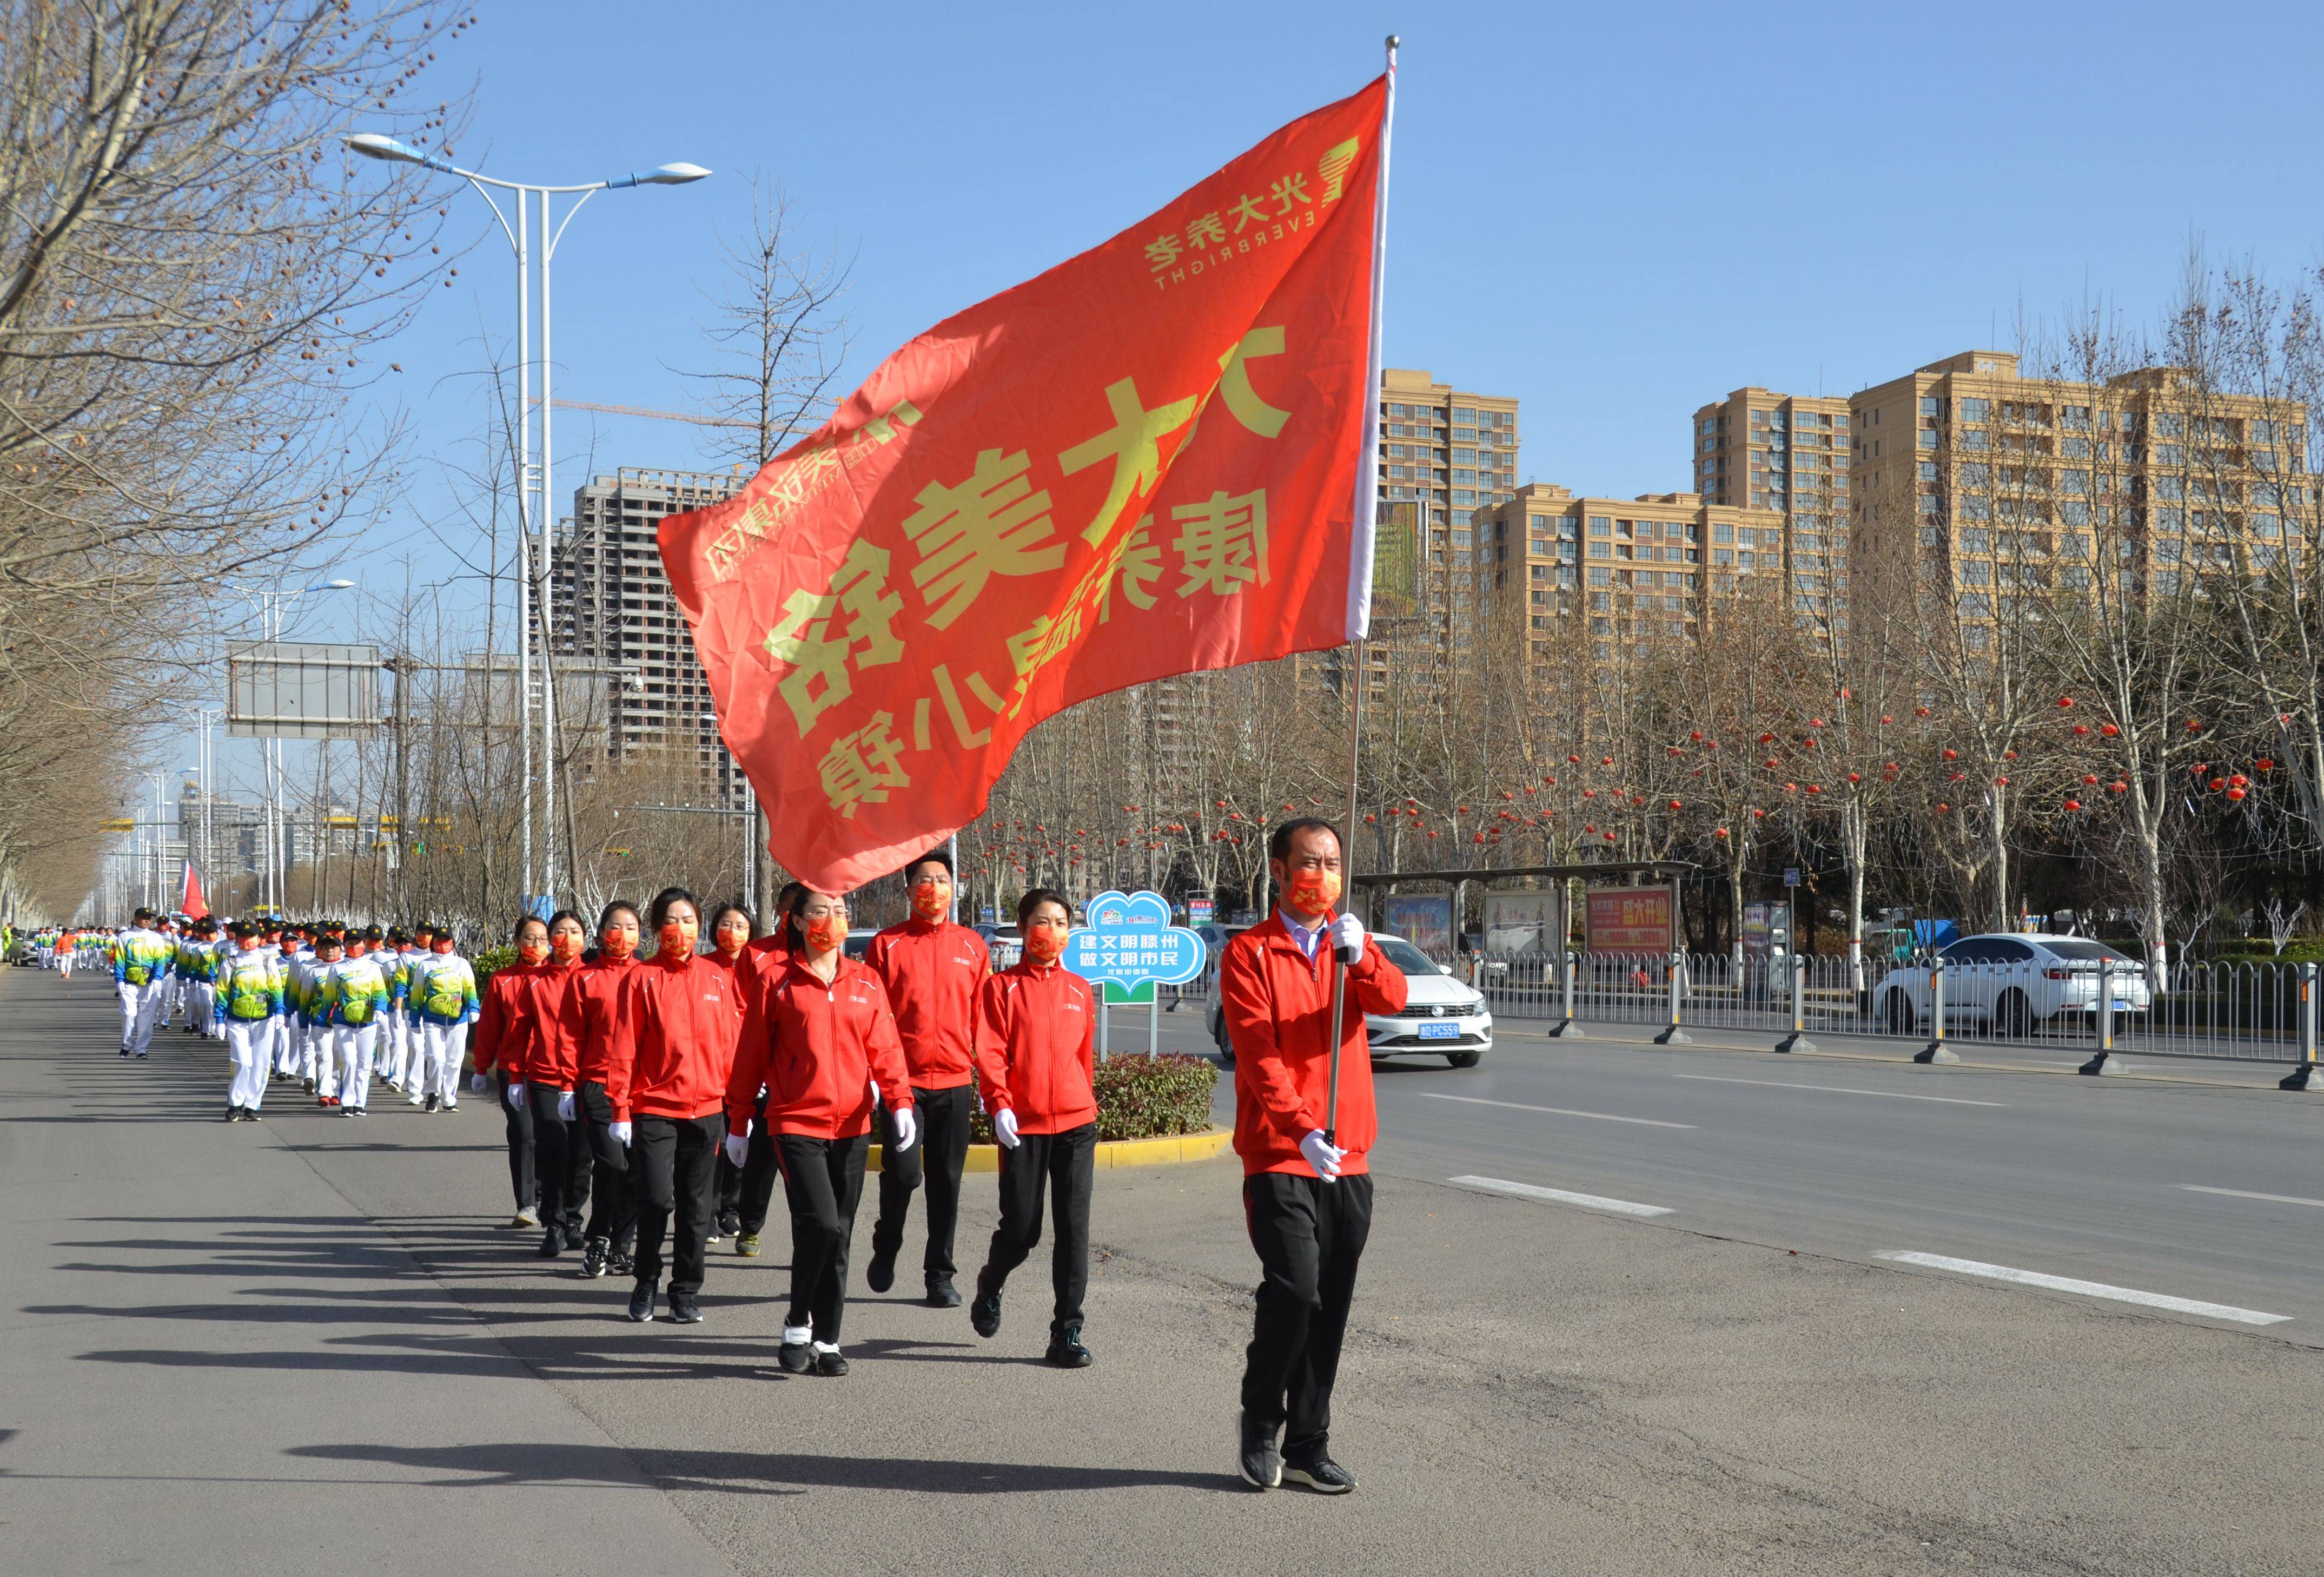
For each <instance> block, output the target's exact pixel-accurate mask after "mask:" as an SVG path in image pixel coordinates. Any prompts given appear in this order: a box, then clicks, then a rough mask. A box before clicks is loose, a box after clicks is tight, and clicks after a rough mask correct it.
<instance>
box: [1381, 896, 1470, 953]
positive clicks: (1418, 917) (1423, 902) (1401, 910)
mask: <svg viewBox="0 0 2324 1577" xmlns="http://www.w3.org/2000/svg"><path fill="white" fill-rule="evenodd" d="M1381 905H1382V914H1383V918H1382V920H1381V923H1380V929H1381V930H1383V931H1393V932H1395V933H1396V934H1397V936H1401V937H1403V938H1404V939H1405V940H1406V941H1407V942H1409V943H1411V944H1412V945H1414V946H1415V947H1417V948H1419V949H1420V950H1421V951H1422V952H1423V953H1425V954H1428V955H1429V956H1430V957H1431V958H1434V959H1439V960H1443V959H1447V958H1450V957H1452V895H1451V894H1449V893H1443V892H1437V893H1397V894H1393V895H1391V896H1390V897H1388V898H1387V899H1382V900H1381Z"/></svg>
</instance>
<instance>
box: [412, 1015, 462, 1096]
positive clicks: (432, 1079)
mask: <svg viewBox="0 0 2324 1577" xmlns="http://www.w3.org/2000/svg"><path fill="white" fill-rule="evenodd" d="M416 1028H418V1030H419V1032H420V1059H419V1060H420V1069H419V1073H418V1074H417V1076H416V1078H415V1080H414V1081H413V1084H412V1091H411V1093H413V1094H414V1095H415V1096H425V1095H434V1096H436V1097H438V1099H440V1100H441V1101H442V1102H444V1104H445V1105H447V1106H457V1105H458V1104H459V1103H460V1065H461V1064H462V1063H464V1062H466V1060H467V1057H468V1025H467V1020H466V1019H462V1020H460V1021H459V1022H458V1023H455V1024H434V1023H430V1022H429V1021H428V1020H427V1019H421V1020H420V1022H419V1024H418V1025H417V1026H416Z"/></svg>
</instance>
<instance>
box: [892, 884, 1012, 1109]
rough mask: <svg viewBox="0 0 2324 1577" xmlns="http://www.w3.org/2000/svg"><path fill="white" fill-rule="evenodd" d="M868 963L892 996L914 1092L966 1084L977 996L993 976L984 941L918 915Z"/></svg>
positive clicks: (897, 928) (962, 928)
mask: <svg viewBox="0 0 2324 1577" xmlns="http://www.w3.org/2000/svg"><path fill="white" fill-rule="evenodd" d="M863 962H864V963H866V964H870V965H871V968H872V969H873V970H874V971H876V972H877V973H878V974H879V976H880V979H881V982H883V983H885V984H886V986H887V988H888V1001H889V1005H890V1006H891V1007H893V1008H894V1009H895V1010H896V1032H897V1033H898V1034H899V1035H900V1036H902V1037H903V1039H904V1065H905V1066H906V1068H907V1069H908V1070H909V1072H910V1074H911V1080H912V1088H914V1089H916V1090H957V1089H959V1088H960V1087H961V1086H962V1085H963V1084H967V1083H968V1081H969V1076H970V1074H971V1073H972V1072H973V1068H974V1064H975V1057H976V1010H977V1009H976V1004H977V995H978V993H979V992H980V991H982V989H983V987H984V982H985V981H986V979H987V978H988V977H990V976H991V973H992V954H991V951H990V950H989V949H988V948H987V947H986V946H985V945H984V938H983V937H982V936H978V935H977V934H976V933H975V932H973V931H972V930H970V929H969V928H968V927H966V926H955V925H953V924H952V923H951V922H949V921H946V922H944V923H942V924H931V923H930V922H928V921H927V920H924V919H921V918H919V917H918V915H915V916H913V917H912V918H910V919H908V920H906V921H905V922H904V923H903V924H902V925H900V926H890V927H888V928H887V929H886V930H884V931H882V932H881V933H880V934H879V935H878V936H874V937H872V938H871V949H870V951H869V952H867V953H866V954H864V958H863ZM1019 1115H1022V1113H1019Z"/></svg>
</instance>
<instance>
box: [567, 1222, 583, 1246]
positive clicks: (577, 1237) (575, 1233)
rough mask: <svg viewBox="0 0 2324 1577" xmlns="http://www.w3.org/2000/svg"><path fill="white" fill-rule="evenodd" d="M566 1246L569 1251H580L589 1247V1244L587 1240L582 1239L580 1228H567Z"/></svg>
mask: <svg viewBox="0 0 2324 1577" xmlns="http://www.w3.org/2000/svg"><path fill="white" fill-rule="evenodd" d="M565 1246H566V1247H567V1248H568V1249H580V1248H586V1247H587V1243H586V1240H584V1239H583V1238H582V1236H581V1229H580V1228H578V1227H567V1228H566V1229H565Z"/></svg>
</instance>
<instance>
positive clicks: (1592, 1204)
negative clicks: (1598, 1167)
mask: <svg viewBox="0 0 2324 1577" xmlns="http://www.w3.org/2000/svg"><path fill="white" fill-rule="evenodd" d="M1446 1181H1448V1182H1450V1183H1451V1184H1452V1186H1453V1187H1455V1188H1477V1189H1482V1190H1483V1191H1484V1192H1485V1193H1488V1194H1508V1195H1509V1196H1510V1197H1512V1198H1515V1199H1538V1200H1540V1201H1541V1202H1542V1203H1545V1204H1578V1205H1580V1206H1581V1207H1582V1209H1584V1210H1610V1211H1612V1212H1614V1213H1616V1214H1617V1215H1668V1214H1670V1210H1669V1209H1668V1207H1666V1206H1664V1205H1660V1204H1639V1203H1637V1202H1635V1201H1633V1200H1628V1199H1608V1198H1605V1197H1603V1196H1602V1195H1600V1194H1570V1193H1568V1192H1567V1191H1566V1190H1564V1189H1563V1188H1536V1187H1535V1186H1534V1185H1532V1184H1530V1183H1511V1182H1509V1181H1508V1180H1507V1179H1506V1178H1501V1177H1452V1178H1448V1179H1446Z"/></svg>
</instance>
